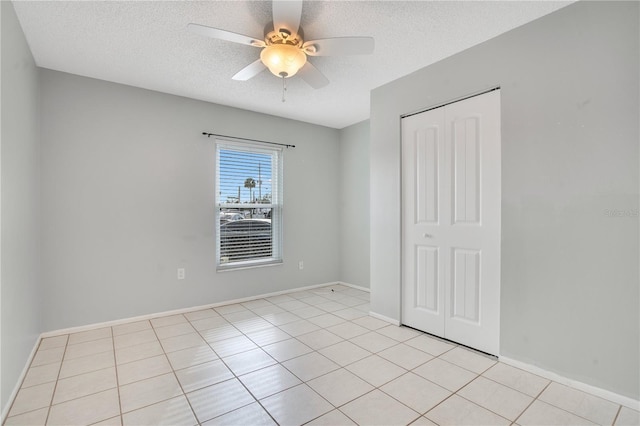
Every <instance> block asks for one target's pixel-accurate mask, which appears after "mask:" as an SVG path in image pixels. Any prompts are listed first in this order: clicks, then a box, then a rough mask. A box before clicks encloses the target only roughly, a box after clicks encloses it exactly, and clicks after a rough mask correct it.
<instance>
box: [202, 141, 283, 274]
mask: <svg viewBox="0 0 640 426" xmlns="http://www.w3.org/2000/svg"><path fill="white" fill-rule="evenodd" d="M221 150H230V151H237V152H242V153H249V154H262V155H269V156H270V157H271V183H272V185H271V203H270V204H266V203H228V202H222V196H223V194H222V190H221V188H222V185H221V178H220V176H221V173H220V172H221V168H220V151H221ZM283 152H284V150H283V148H282V147H274V146H269V145H266V144H260V143H256V142H253V141H248V140H245V139H235V138H234V139H227V138H224V137H216V139H215V192H214V199H215V200H214V204H215V215H214V220H215V231H216V250H215V252H216V270H217V271H229V270H237V269H246V268H255V267H262V266H270V265H280V264H282V263H283V259H284V256H283V246H284V244H283V237H282V235H283V232H282V231H283V218H282V217H283V214H282V211H283V192H284V179H283V177H284V168H283V165H284V159H283ZM239 206H241V207H239ZM238 208H241V209H271V218H270V220H271V256H270V257H262V258H256V259H249V260H239V261H238V260H236V261H227V262H223V259H222V256H221V254H222V253H221V238H220V237H221V235H220V234H221V232H220V217H221V213H222V212H223V209H238Z"/></svg>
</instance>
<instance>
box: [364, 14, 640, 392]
mask: <svg viewBox="0 0 640 426" xmlns="http://www.w3.org/2000/svg"><path fill="white" fill-rule="evenodd" d="M638 7H639V4H638V3H637V2H621V3H613V2H578V3H576V4H573V5H571V6H568V7H566V8H564V9H561V10H560V11H558V12H555V13H553V14H550V15H547V16H545V17H543V18H541V19H539V20H537V21H534V22H532V23H529V24H527V25H525V26H523V27H520V28H517V29H515V30H513V31H511V32H508V33H506V34H503V35H501V36H499V37H496V38H495V39H492V40H489V41H488V42H486V43H483V44H481V45H478V46H476V47H473V48H470V49H468V50H466V51H464V52H462V53H460V54H457V55H455V56H452V57H450V58H448V59H446V60H443V61H441V62H439V63H437V64H434V65H432V66H429V67H427V68H425V69H422V70H420V71H418V72H416V73H414V74H411V75H409V76H407V77H405V78H402V79H400V80H397V81H395V82H393V83H390V84H388V85H386V86H383V87H380V88H378V89H376V90H374V91H373V93H372V108H371V135H372V137H371V290H372V310H373V311H374V312H377V313H379V314H381V315H385V316H387V317H391V318H395V319H400V207H399V206H400V204H399V201H400V118H399V117H400V115H401V114H403V113H409V112H413V111H417V110H420V109H422V108H425V107H429V106H435V105H438V104H441V103H444V102H447V101H449V100H452V99H455V98H458V97H460V96H463V95H466V94H470V93H473V92H477V91H480V90H483V89H485V88H489V87H492V86H495V85H500V86H501V87H502V91H501V92H502V197H503V198H502V218H503V219H502V278H501V286H502V287H501V330H500V332H501V345H500V352H501V354H502V355H503V356H507V357H510V358H513V359H516V360H520V361H523V362H526V363H529V364H533V365H536V366H539V367H542V368H544V369H547V370H550V371H554V372H557V373H559V374H562V375H564V376H567V377H570V378H574V379H577V380H579V381H582V382H586V383H589V384H592V385H595V386H598V387H601V388H604V389H608V390H611V391H613V392H616V393H619V394H622V395H626V396H629V397H632V398H635V399H638V398H639V397H640V390H639V388H638V386H639V383H638V377H639V374H640V371H639V366H638V364H639V360H640V354H639V351H638V349H639V346H640V342H639V338H640V337H639V336H640V328H639V327H640V318H639V313H638V312H639V310H638V302H639V294H638V290H639V286H638V283H639V276H638V258H639V251H638V231H639V230H638V225H639V220H638V214H637V211H638V210H637V209H638V158H639V157H638V144H639V142H638V141H639V132H638V116H639V108H638V94H639V87H638V75H639V67H638V55H639V42H638V34H639V28H638V16H639V11H638ZM374 189H375V190H374ZM612 210H617V211H620V212H624V213H621V214H627V213H629V214H630V215H629V216H624V217H611V216H608V215H607V214H606V213H607V211H612Z"/></svg>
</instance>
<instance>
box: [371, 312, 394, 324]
mask: <svg viewBox="0 0 640 426" xmlns="http://www.w3.org/2000/svg"><path fill="white" fill-rule="evenodd" d="M369 316H372V317H374V318H378V319H379V320H382V321H386V322H388V323H390V324H393V325H397V326H400V321H398V320H396V319H393V318H389V317H387V316H384V315H380V314H378V313H375V312H372V311H369Z"/></svg>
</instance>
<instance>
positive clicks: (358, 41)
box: [302, 37, 375, 56]
mask: <svg viewBox="0 0 640 426" xmlns="http://www.w3.org/2000/svg"><path fill="white" fill-rule="evenodd" d="M374 46H375V41H374V40H373V37H336V38H325V39H321V40H311V41H308V42H306V43H304V44H303V45H302V49H303V50H304V53H306V54H307V55H309V56H344V55H368V54H371V53H373V48H374Z"/></svg>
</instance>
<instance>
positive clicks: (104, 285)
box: [40, 70, 340, 330]
mask: <svg viewBox="0 0 640 426" xmlns="http://www.w3.org/2000/svg"><path fill="white" fill-rule="evenodd" d="M40 76H41V80H40V83H41V89H42V150H43V153H42V154H43V155H42V158H43V161H42V179H43V188H42V190H43V198H42V217H43V221H42V232H43V246H42V247H43V248H42V256H43V262H42V265H43V267H42V272H43V284H44V287H43V293H44V296H45V298H46V300H47V303H46V304H45V305H44V306H43V317H44V328H45V330H55V329H60V328H65V327H70V326H79V325H85V324H91V323H96V322H101V321H107V320H114V319H121V318H127V317H131V316H136V315H142V314H149V313H154V312H161V311H165V310H171V309H178V308H184V307H192V306H198V305H203V304H209V303H214V302H220V301H225V300H230V299H235V298H242V297H247V296H251V295H256V294H262V293H269V292H275V291H280V290H288V289H293V288H296V287H300V286H306V285H312V284H321V283H326V282H334V281H337V280H339V279H340V276H339V258H338V256H339V251H338V250H336V247H338V246H339V244H340V240H339V237H338V228H339V227H338V226H337V225H336V221H337V220H338V218H335V219H332V218H331V210H332V209H331V207H330V206H331V205H332V202H335V200H336V198H337V194H338V190H339V185H338V176H339V173H338V170H337V166H336V165H337V164H339V158H338V156H339V131H338V130H335V129H330V128H326V127H320V126H316V125H311V124H306V123H302V122H297V121H293V120H286V119H282V118H277V117H273V116H268V115H263V114H257V113H252V112H248V111H243V110H239V109H234V108H228V107H223V106H219V105H213V104H208V103H204V102H199V101H194V100H190V99H186V98H180V97H176V96H171V95H166V94H161V93H157V92H151V91H147V90H142V89H137V88H133V87H128V86H123V85H118V84H113V83H108V82H104V81H99V80H93V79H89V78H84V77H78V76H74V75H69V74H64V73H60V72H56V71H50V70H41V72H40ZM278 102H279V100H278V99H274V107H277V103H278ZM203 131H210V132H214V133H220V134H227V135H233V136H239V137H247V138H255V139H261V140H267V141H275V142H281V143H288V144H295V145H296V148H295V149H289V150H286V151H285V157H284V173H285V183H284V185H285V192H284V220H285V230H284V259H285V261H284V264H282V265H277V266H270V267H263V268H257V269H256V268H254V269H246V270H236V271H227V272H222V273H218V272H216V268H215V236H214V181H215V179H214V176H215V170H214V165H215V146H214V140H213V139H208V138H206V137H204V136H202V135H201V132H203ZM327 201H329V203H327ZM299 260H303V261H304V269H303V270H298V261H299ZM178 267H184V268H186V280H184V281H178V280H177V279H176V269H177V268H178Z"/></svg>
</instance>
